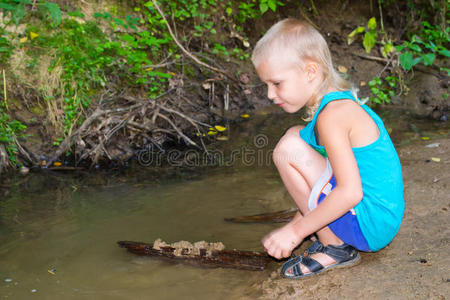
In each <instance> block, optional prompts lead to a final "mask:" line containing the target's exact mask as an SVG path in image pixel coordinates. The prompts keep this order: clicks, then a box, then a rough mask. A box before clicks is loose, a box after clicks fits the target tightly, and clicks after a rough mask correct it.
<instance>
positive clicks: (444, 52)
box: [438, 49, 450, 57]
mask: <svg viewBox="0 0 450 300" xmlns="http://www.w3.org/2000/svg"><path fill="white" fill-rule="evenodd" d="M438 53H439V54H440V55H442V56H447V57H450V50H448V49H444V50H439V51H438Z"/></svg>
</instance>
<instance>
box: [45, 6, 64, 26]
mask: <svg viewBox="0 0 450 300" xmlns="http://www.w3.org/2000/svg"><path fill="white" fill-rule="evenodd" d="M44 7H45V8H46V9H47V10H48V12H49V13H50V17H51V18H52V19H53V22H54V23H55V24H56V25H59V24H61V9H59V5H58V4H56V3H52V2H45V3H44Z"/></svg>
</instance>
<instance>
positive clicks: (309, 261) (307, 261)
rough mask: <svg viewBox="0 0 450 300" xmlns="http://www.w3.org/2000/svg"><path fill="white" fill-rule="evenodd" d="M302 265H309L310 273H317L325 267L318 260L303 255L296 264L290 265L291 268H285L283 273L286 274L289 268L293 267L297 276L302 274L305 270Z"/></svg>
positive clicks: (293, 271)
mask: <svg viewBox="0 0 450 300" xmlns="http://www.w3.org/2000/svg"><path fill="white" fill-rule="evenodd" d="M300 265H304V266H305V267H307V268H308V269H309V271H310V273H316V272H318V271H320V270H322V269H323V268H324V267H323V266H322V265H321V264H320V263H319V262H318V261H317V260H315V259H313V258H311V257H308V256H303V257H301V259H299V260H297V262H296V263H295V264H294V266H292V265H290V266H289V268H283V270H282V273H284V274H286V271H287V269H290V267H292V274H293V275H294V276H295V277H298V276H302V275H303V272H302V270H301V267H300Z"/></svg>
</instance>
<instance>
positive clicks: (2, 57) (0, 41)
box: [0, 28, 14, 63]
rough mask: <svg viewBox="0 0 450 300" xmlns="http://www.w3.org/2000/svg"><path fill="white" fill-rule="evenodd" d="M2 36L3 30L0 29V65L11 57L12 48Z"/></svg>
mask: <svg viewBox="0 0 450 300" xmlns="http://www.w3.org/2000/svg"><path fill="white" fill-rule="evenodd" d="M4 34H5V30H4V29H3V28H0V63H4V62H5V61H6V60H7V59H8V58H9V57H10V56H11V53H12V51H13V48H14V47H13V46H12V45H11V42H10V41H9V40H8V38H7V37H5V36H4Z"/></svg>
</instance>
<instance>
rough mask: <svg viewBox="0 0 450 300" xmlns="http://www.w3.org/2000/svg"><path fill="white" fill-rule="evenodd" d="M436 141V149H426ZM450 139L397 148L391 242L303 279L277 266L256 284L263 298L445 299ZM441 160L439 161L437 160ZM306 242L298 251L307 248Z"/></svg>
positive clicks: (448, 291)
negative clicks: (402, 206) (400, 200)
mask: <svg viewBox="0 0 450 300" xmlns="http://www.w3.org/2000/svg"><path fill="white" fill-rule="evenodd" d="M434 143H438V144H439V146H438V147H434V148H428V147H425V146H426V145H429V144H434ZM449 150H450V139H448V138H446V139H437V140H432V141H421V142H416V143H414V144H412V145H408V146H404V147H400V148H399V149H398V152H399V155H400V159H401V161H402V166H403V176H404V185H405V201H406V210H405V216H404V219H403V224H402V227H401V228H400V231H399V233H398V235H397V236H396V237H395V239H394V240H393V242H392V243H391V244H389V245H388V246H387V247H386V248H385V249H383V250H381V251H379V252H377V253H362V260H361V263H360V264H359V265H357V266H354V267H351V268H347V269H335V270H330V271H328V272H325V273H323V274H320V275H318V276H313V277H310V278H306V279H304V280H286V279H282V278H280V276H279V275H278V274H279V267H280V266H281V264H280V265H278V266H276V268H278V269H275V266H274V270H273V272H272V274H271V276H270V278H268V279H267V280H265V281H264V282H262V283H258V284H256V285H254V286H253V287H252V288H251V289H253V291H254V292H255V291H261V292H262V296H261V297H260V298H261V299H300V298H302V299H361V298H364V299H447V298H448V295H450V277H449V272H448V270H449V268H450V258H449V256H448V254H449V253H450V247H449V237H450V229H449V228H450V227H449V210H450V198H449V194H448V190H449V177H450V173H449V172H448V170H449V166H450V151H449ZM437 160H439V161H437ZM308 245H309V242H305V243H304V244H303V245H302V247H301V249H303V248H304V247H306V246H308Z"/></svg>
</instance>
